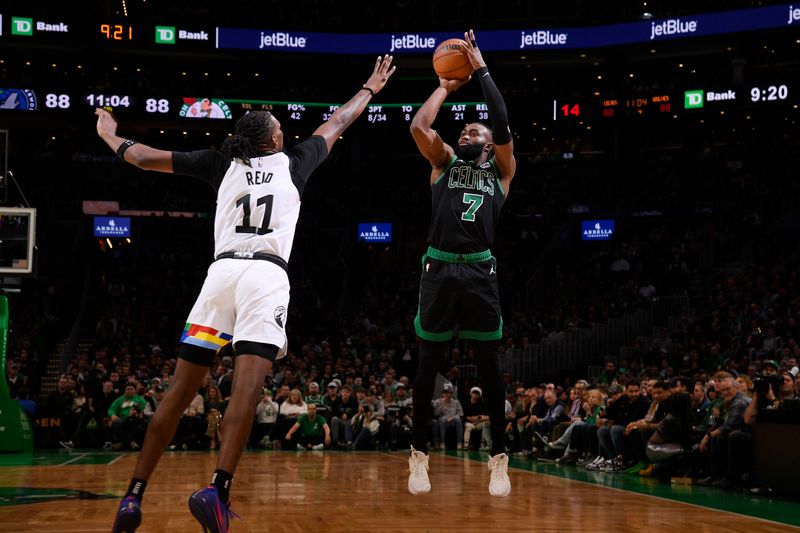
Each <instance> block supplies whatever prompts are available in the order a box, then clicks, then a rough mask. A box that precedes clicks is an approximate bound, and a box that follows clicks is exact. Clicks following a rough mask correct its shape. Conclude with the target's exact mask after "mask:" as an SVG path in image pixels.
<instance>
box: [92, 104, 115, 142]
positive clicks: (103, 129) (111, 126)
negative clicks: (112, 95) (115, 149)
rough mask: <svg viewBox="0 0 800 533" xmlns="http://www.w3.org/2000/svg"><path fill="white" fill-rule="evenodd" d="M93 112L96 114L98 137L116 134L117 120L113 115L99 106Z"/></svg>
mask: <svg viewBox="0 0 800 533" xmlns="http://www.w3.org/2000/svg"><path fill="white" fill-rule="evenodd" d="M94 114H95V115H97V134H98V135H99V136H100V137H103V136H105V135H112V136H113V135H116V134H117V121H116V119H115V118H114V115H112V114H111V113H109V112H108V111H106V110H105V109H101V108H99V107H98V108H96V109H95V110H94Z"/></svg>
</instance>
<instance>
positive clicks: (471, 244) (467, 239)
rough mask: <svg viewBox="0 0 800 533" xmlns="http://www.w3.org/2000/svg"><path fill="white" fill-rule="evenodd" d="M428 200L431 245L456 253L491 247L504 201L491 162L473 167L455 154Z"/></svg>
mask: <svg viewBox="0 0 800 533" xmlns="http://www.w3.org/2000/svg"><path fill="white" fill-rule="evenodd" d="M431 197H432V201H433V213H432V214H431V226H430V231H429V232H428V242H429V243H430V245H431V246H433V247H434V248H437V249H439V250H442V251H445V252H452V253H459V254H468V253H474V252H482V251H484V250H488V249H489V248H491V246H492V244H493V243H494V230H495V226H496V225H497V221H498V219H499V218H500V209H501V208H502V207H503V202H504V201H505V191H503V187H502V185H500V173H499V172H498V171H497V167H496V166H495V163H494V159H491V160H489V161H486V162H485V163H483V164H482V165H476V164H475V163H474V162H473V161H463V160H461V159H458V158H457V157H456V156H455V155H454V156H453V157H452V159H451V160H450V163H449V164H448V165H447V167H446V168H445V169H444V172H442V174H441V175H440V176H439V177H438V178H437V179H436V181H435V182H434V183H433V185H431Z"/></svg>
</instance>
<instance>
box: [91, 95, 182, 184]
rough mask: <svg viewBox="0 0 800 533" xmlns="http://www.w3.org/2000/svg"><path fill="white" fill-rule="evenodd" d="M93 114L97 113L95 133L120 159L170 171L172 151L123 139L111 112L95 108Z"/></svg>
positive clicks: (157, 169)
mask: <svg viewBox="0 0 800 533" xmlns="http://www.w3.org/2000/svg"><path fill="white" fill-rule="evenodd" d="M94 114H95V115H97V134H98V135H99V136H100V138H101V139H103V140H104V141H105V142H106V144H107V145H108V146H109V148H111V149H112V150H114V152H116V153H117V155H118V156H119V157H120V158H121V159H122V160H124V161H127V162H128V163H130V164H132V165H136V166H137V167H139V168H141V169H144V170H156V171H158V172H172V152H169V151H166V150H157V149H155V148H151V147H150V146H147V145H146V144H141V143H139V142H136V141H131V140H126V139H123V138H122V137H119V136H118V135H117V121H116V120H115V119H114V117H113V116H112V115H111V113H109V112H108V111H106V110H105V109H100V108H97V109H95V110H94Z"/></svg>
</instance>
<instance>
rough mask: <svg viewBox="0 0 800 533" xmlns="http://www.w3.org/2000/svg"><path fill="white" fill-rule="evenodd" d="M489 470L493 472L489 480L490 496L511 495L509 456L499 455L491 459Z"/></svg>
mask: <svg viewBox="0 0 800 533" xmlns="http://www.w3.org/2000/svg"><path fill="white" fill-rule="evenodd" d="M489 470H491V471H492V475H491V479H490V480H489V494H491V495H492V496H500V497H501V498H502V497H505V496H508V495H509V494H511V480H510V479H508V455H506V454H504V453H498V454H497V455H495V456H494V457H490V458H489Z"/></svg>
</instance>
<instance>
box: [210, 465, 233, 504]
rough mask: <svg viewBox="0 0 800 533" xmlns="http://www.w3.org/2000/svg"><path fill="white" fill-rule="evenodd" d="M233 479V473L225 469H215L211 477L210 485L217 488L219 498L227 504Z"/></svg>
mask: <svg viewBox="0 0 800 533" xmlns="http://www.w3.org/2000/svg"><path fill="white" fill-rule="evenodd" d="M232 481H233V474H231V473H230V472H226V471H225V470H215V471H214V476H213V477H212V478H211V486H212V487H214V488H216V489H217V492H219V497H220V499H221V500H222V501H223V502H224V503H225V504H227V503H228V500H230V497H231V496H230V490H231V482H232Z"/></svg>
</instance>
